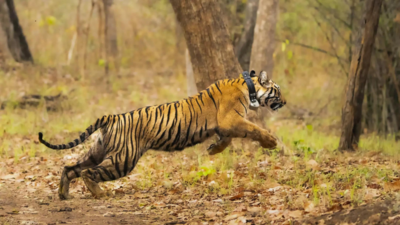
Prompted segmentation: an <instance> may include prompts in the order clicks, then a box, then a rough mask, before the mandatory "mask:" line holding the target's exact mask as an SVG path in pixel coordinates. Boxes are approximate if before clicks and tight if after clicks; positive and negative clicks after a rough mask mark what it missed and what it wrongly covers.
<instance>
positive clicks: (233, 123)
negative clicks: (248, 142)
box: [220, 117, 277, 149]
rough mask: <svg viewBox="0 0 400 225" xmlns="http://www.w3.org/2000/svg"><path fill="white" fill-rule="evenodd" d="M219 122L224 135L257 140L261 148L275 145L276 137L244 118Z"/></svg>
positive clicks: (270, 147)
mask: <svg viewBox="0 0 400 225" xmlns="http://www.w3.org/2000/svg"><path fill="white" fill-rule="evenodd" d="M220 124H221V125H220V130H221V131H222V132H224V133H225V135H224V136H230V137H240V138H250V139H252V140H254V141H258V142H259V143H260V145H261V146H262V147H263V148H269V149H272V148H275V147H276V146H277V139H276V138H275V137H274V136H273V135H272V134H271V133H270V132H269V131H267V130H265V129H262V128H261V127H259V126H257V125H256V124H254V123H252V122H250V121H248V120H246V119H245V118H242V117H241V118H235V119H233V120H224V121H222V122H221V123H220Z"/></svg>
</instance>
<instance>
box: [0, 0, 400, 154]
mask: <svg viewBox="0 0 400 225" xmlns="http://www.w3.org/2000/svg"><path fill="white" fill-rule="evenodd" d="M2 2H3V3H2V6H1V7H2V8H1V10H2V11H3V13H2V14H1V15H3V17H2V18H1V24H2V29H1V30H0V67H1V70H0V85H1V92H0V102H1V103H2V104H1V110H0V140H1V141H0V154H2V155H7V156H17V157H18V155H23V154H25V153H26V152H31V153H29V154H33V155H34V154H36V152H37V151H44V147H43V149H42V146H40V147H39V146H38V145H36V144H34V142H33V141H32V142H30V141H29V140H36V135H37V132H38V131H44V132H45V135H47V136H48V137H49V138H50V139H51V140H54V141H55V142H63V140H66V139H68V138H72V137H75V136H76V133H77V132H78V131H81V130H83V129H84V128H85V127H86V125H88V124H90V123H91V122H92V121H94V120H95V119H96V118H98V117H100V116H102V115H104V114H113V113H122V112H127V111H130V110H133V109H136V108H139V107H142V106H146V105H154V104H159V103H164V102H168V101H175V100H178V99H181V98H184V97H187V96H188V94H192V93H196V92H195V91H194V90H193V89H194V87H195V84H194V80H195V79H194V78H193V73H192V72H191V63H190V57H189V53H188V50H187V47H186V43H185V36H184V32H183V31H182V28H181V27H180V25H179V23H178V21H177V19H176V15H175V13H174V10H173V8H172V6H171V3H170V2H169V1H166V0H140V1H139V0H131V1H124V0H114V1H112V0H103V1H101V0H93V1H89V0H71V1H58V0H37V1H29V0H14V3H13V4H14V8H15V11H16V13H17V15H18V20H19V24H20V26H21V28H22V31H23V35H24V36H25V39H26V43H27V45H28V47H29V52H30V55H29V54H26V52H25V53H21V52H24V50H21V49H24V45H23V44H22V45H21V44H20V43H22V42H19V41H18V40H20V39H18V38H16V39H15V38H13V37H15V36H13V35H14V34H18V30H15V29H14V31H13V32H14V33H13V32H11V33H13V34H10V29H12V28H10V27H12V26H13V25H10V24H12V21H11V20H10V18H9V17H7V16H4V15H7V14H6V13H4V12H7V10H10V8H9V5H7V4H6V1H2ZM8 2H12V1H7V3H8ZM216 2H217V4H219V6H220V8H219V14H220V15H221V17H222V18H223V20H224V22H225V24H226V28H227V30H228V31H229V41H230V43H231V44H232V46H233V48H234V51H235V55H236V57H237V58H238V61H239V63H240V65H241V67H242V69H243V70H248V69H249V68H250V67H251V64H252V63H253V62H251V61H253V60H261V61H266V63H267V67H268V68H263V69H264V70H267V71H268V72H269V75H270V76H272V79H273V80H274V81H275V82H276V83H278V84H279V85H280V87H281V90H282V92H283V94H284V95H285V97H286V99H287V102H288V104H287V105H286V106H285V107H284V108H282V109H281V110H280V111H279V112H277V113H272V112H268V111H265V112H264V111H263V114H265V115H264V116H265V121H264V122H265V123H266V124H267V126H268V127H269V128H270V129H271V130H273V131H274V132H276V133H277V135H278V136H279V137H280V138H281V139H282V140H283V141H284V142H285V144H287V145H288V146H289V147H291V148H296V146H298V143H299V142H301V143H307V146H311V148H312V149H316V150H317V149H328V150H334V149H336V148H337V146H338V143H339V134H340V119H341V108H342V105H343V101H344V95H345V89H346V82H347V78H348V74H349V68H350V62H351V56H352V54H353V51H354V49H355V47H354V46H355V40H354V39H355V33H356V32H358V31H359V30H360V27H361V25H360V24H361V21H362V17H363V13H364V12H365V1H360V0H273V1H269V4H270V5H267V6H265V5H263V8H261V5H259V2H258V1H257V0H218V1H216ZM257 10H258V13H257ZM262 10H266V11H262ZM257 14H258V15H261V16H258V17H257ZM271 15H272V16H271ZM261 18H262V21H261ZM263 21H264V23H267V24H268V27H267V28H266V29H264V30H261V31H260V30H259V31H257V27H256V23H260V24H261V23H262V22H263ZM255 27H256V29H255V30H256V31H255V32H254V28H255ZM14 28H15V26H14ZM257 32H258V33H260V32H264V33H262V34H258V33H257ZM255 36H256V37H255ZM399 36H400V2H399V1H397V0H385V1H384V2H383V5H382V9H381V16H380V21H379V27H378V31H377V35H376V40H375V46H374V49H373V53H372V58H371V63H370V69H369V73H368V81H367V85H366V89H365V100H364V103H363V119H362V124H363V126H362V127H363V132H362V138H361V143H360V148H362V149H374V150H382V151H386V152H389V153H395V152H396V150H398V147H399V144H398V142H397V139H398V136H399V129H400V104H399V102H400V101H399V100H400V98H399V97H400V90H399V82H400V65H399V54H400V51H399V47H400V39H399V38H398V37H399ZM13 40H14V42H13ZM15 40H17V41H15ZM17 42H18V43H17ZM265 43H266V44H268V46H267V47H268V48H269V50H268V49H267V50H266V51H265V52H264V53H265V54H266V55H265V58H264V57H257V56H254V57H252V56H253V54H254V52H253V53H252V49H253V51H254V49H259V48H263V45H265ZM268 54H269V55H268ZM271 62H272V64H271ZM268 63H269V64H268ZM255 64H256V63H255ZM264 64H265V63H264ZM250 69H251V68H250ZM239 73H240V72H238V73H237V74H233V75H230V76H233V77H237V76H239ZM257 73H258V71H257ZM223 76H224V75H223ZM226 76H228V75H226ZM23 140H26V142H27V143H30V144H26V143H24V141H23ZM20 145H21V146H20ZM22 145H24V146H25V147H23V146H22ZM27 149H28V150H27Z"/></svg>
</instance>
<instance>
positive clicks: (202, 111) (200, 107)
mask: <svg viewBox="0 0 400 225" xmlns="http://www.w3.org/2000/svg"><path fill="white" fill-rule="evenodd" d="M196 103H197V105H198V106H199V108H200V112H201V113H203V110H202V109H201V106H200V104H199V101H197V98H196Z"/></svg>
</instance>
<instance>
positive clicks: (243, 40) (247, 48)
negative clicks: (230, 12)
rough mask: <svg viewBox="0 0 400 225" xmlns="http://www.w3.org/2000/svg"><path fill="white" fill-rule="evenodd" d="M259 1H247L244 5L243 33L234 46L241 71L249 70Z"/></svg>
mask: <svg viewBox="0 0 400 225" xmlns="http://www.w3.org/2000/svg"><path fill="white" fill-rule="evenodd" d="M258 1H259V0H248V1H247V5H246V17H245V21H244V24H243V26H244V29H243V33H242V35H241V36H240V39H239V42H238V43H237V45H236V46H235V53H236V56H237V57H238V60H239V63H240V66H242V68H243V70H246V71H248V70H250V69H249V68H250V56H251V47H252V45H253V40H254V28H255V26H256V20H257V9H258Z"/></svg>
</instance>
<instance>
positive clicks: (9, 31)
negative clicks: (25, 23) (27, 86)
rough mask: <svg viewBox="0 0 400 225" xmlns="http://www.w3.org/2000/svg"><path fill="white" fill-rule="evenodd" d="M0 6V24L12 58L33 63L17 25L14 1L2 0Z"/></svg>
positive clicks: (22, 34)
mask: <svg viewBox="0 0 400 225" xmlns="http://www.w3.org/2000/svg"><path fill="white" fill-rule="evenodd" d="M0 4H1V5H0V17H1V21H0V23H1V27H2V29H3V31H4V34H5V35H6V37H7V45H8V49H9V51H10V53H11V55H12V57H13V58H14V60H15V61H17V62H33V58H32V55H31V52H30V50H29V46H28V42H27V41H26V39H25V36H24V33H23V31H22V27H21V26H20V24H19V20H18V15H17V12H16V10H15V6H14V1H13V0H2V1H0Z"/></svg>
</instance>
